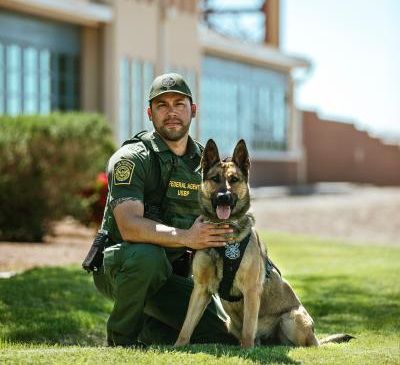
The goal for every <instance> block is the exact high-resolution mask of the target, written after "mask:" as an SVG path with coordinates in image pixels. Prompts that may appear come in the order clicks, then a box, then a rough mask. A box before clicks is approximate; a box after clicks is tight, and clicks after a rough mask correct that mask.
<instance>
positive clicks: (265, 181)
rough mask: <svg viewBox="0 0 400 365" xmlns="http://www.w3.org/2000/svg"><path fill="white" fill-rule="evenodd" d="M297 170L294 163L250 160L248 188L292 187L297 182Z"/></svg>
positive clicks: (296, 164) (296, 165)
mask: <svg viewBox="0 0 400 365" xmlns="http://www.w3.org/2000/svg"><path fill="white" fill-rule="evenodd" d="M250 157H251V156H250ZM297 170H298V162H296V161H291V162H289V161H262V160H256V161H253V160H251V167H250V186H252V187H257V186H268V185H294V184H296V183H297V182H298V172H297Z"/></svg>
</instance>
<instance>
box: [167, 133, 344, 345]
mask: <svg viewBox="0 0 400 365" xmlns="http://www.w3.org/2000/svg"><path fill="white" fill-rule="evenodd" d="M201 167H202V184H201V188H200V192H199V201H200V206H201V211H202V215H203V217H204V218H205V220H206V221H207V220H208V221H209V222H212V223H214V224H229V225H230V226H231V227H232V228H233V229H234V232H233V234H232V235H233V236H232V237H227V238H229V239H233V238H234V240H235V242H236V243H229V242H228V243H227V245H226V246H225V247H222V248H221V249H222V250H225V256H227V257H228V258H225V260H227V261H229V260H230V259H232V258H235V259H237V256H238V255H240V250H241V249H240V248H238V246H239V244H238V243H237V242H244V241H247V246H245V247H244V252H242V253H241V254H242V257H241V261H240V260H239V262H238V264H237V267H236V268H235V271H236V270H237V271H236V273H235V272H234V273H233V275H230V276H231V283H230V285H229V284H228V289H227V290H228V293H225V294H224V295H222V298H221V300H222V304H223V307H224V309H225V311H226V312H227V314H228V315H229V317H230V323H229V332H230V333H231V334H233V335H234V336H235V337H236V338H237V339H238V340H239V342H240V344H241V346H242V347H243V348H250V347H253V346H254V344H255V343H256V344H283V345H291V346H318V345H320V344H322V343H327V342H343V341H348V340H349V339H350V338H352V337H351V336H348V335H343V334H340V335H333V336H329V337H327V338H325V339H323V340H320V341H318V339H317V337H316V336H315V334H314V323H313V320H312V318H311V316H310V315H309V314H308V312H307V311H306V309H305V308H304V307H303V305H302V304H301V302H300V300H299V298H298V297H297V296H296V294H295V293H294V291H293V289H292V287H291V286H290V285H289V283H288V282H287V281H286V280H285V279H283V278H282V277H281V274H280V272H279V270H278V269H277V267H276V266H275V265H273V264H272V262H271V260H270V259H269V258H268V255H267V250H266V248H265V246H264V245H263V244H262V243H261V242H260V239H259V237H258V234H257V232H256V230H255V228H254V219H253V218H252V216H251V215H250V214H249V213H248V209H249V207H250V195H249V185H248V177H249V168H250V160H249V155H248V151H247V148H246V144H245V142H244V140H240V141H239V142H238V143H237V145H236V147H235V150H234V153H233V157H232V158H231V159H226V160H224V161H221V160H220V157H219V153H218V148H217V146H216V144H215V142H214V141H213V140H211V139H210V140H209V141H208V142H207V144H206V147H205V149H204V152H203V156H202V160H201ZM240 245H242V244H240ZM221 249H215V248H210V249H204V250H199V251H197V252H196V255H195V257H194V260H193V278H194V289H193V292H192V295H191V298H190V302H189V308H188V311H187V314H186V318H185V321H184V324H183V327H182V329H181V331H180V334H179V337H178V339H177V341H176V343H175V346H182V345H186V344H188V343H189V341H190V337H191V335H192V333H193V330H194V328H195V327H196V325H197V323H198V322H199V320H200V318H201V316H202V314H203V312H204V309H205V308H206V306H207V304H208V303H209V302H210V299H211V296H212V294H215V293H218V292H220V290H221V285H222V282H223V276H225V275H226V274H227V273H228V274H229V270H230V269H231V268H232V265H231V264H230V263H229V262H228V263H227V264H225V263H224V258H223V256H224V252H223V251H220V250H221ZM242 251H243V250H242ZM225 287H226V286H225ZM220 293H221V292H220ZM220 297H221V294H220ZM231 299H233V300H235V301H231Z"/></svg>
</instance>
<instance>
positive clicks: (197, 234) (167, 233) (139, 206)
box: [113, 200, 232, 250]
mask: <svg viewBox="0 0 400 365" xmlns="http://www.w3.org/2000/svg"><path fill="white" fill-rule="evenodd" d="M113 213H114V217H115V220H116V222H117V225H118V229H119V231H120V233H121V235H122V238H123V239H124V240H125V241H130V242H148V243H154V244H158V245H160V246H163V247H173V248H175V247H190V248H193V249H195V250H199V249H203V248H210V247H219V246H224V245H225V244H226V239H225V237H224V235H225V234H226V233H232V229H230V228H229V225H226V226H218V227H216V226H214V225H212V224H207V223H203V222H202V220H201V218H200V217H199V218H197V219H196V221H195V222H194V223H193V225H192V227H191V228H189V229H178V228H174V227H169V226H166V225H164V224H162V223H158V222H155V221H153V220H151V219H148V218H144V217H143V213H144V205H143V203H142V202H141V201H139V200H127V201H124V202H122V203H120V204H118V205H117V206H116V207H115V208H114V210H113Z"/></svg>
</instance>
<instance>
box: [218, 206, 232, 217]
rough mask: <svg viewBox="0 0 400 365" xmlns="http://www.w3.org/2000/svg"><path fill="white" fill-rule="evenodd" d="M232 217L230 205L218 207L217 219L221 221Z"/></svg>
mask: <svg viewBox="0 0 400 365" xmlns="http://www.w3.org/2000/svg"><path fill="white" fill-rule="evenodd" d="M230 215H231V207H230V206H229V205H218V206H217V217H218V218H219V219H228V218H229V216H230Z"/></svg>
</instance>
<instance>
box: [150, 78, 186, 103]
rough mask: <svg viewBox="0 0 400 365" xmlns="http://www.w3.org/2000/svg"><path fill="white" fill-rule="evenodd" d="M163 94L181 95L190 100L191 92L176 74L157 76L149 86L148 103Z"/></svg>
mask: <svg viewBox="0 0 400 365" xmlns="http://www.w3.org/2000/svg"><path fill="white" fill-rule="evenodd" d="M165 93H178V94H183V95H186V96H187V97H189V98H190V99H192V92H191V91H190V89H189V86H188V84H187V83H186V81H185V80H184V79H183V77H182V76H181V75H179V74H177V73H168V74H163V75H160V76H157V77H156V78H155V79H154V81H153V83H152V84H151V88H150V94H149V101H151V100H153V99H154V98H155V97H156V96H158V95H161V94H165Z"/></svg>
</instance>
